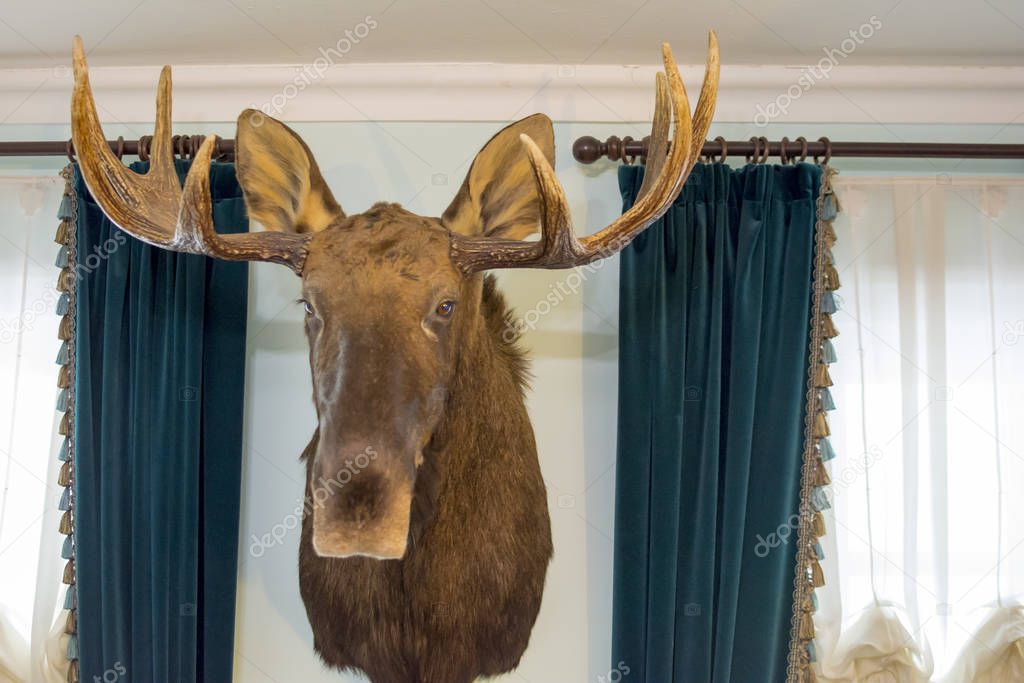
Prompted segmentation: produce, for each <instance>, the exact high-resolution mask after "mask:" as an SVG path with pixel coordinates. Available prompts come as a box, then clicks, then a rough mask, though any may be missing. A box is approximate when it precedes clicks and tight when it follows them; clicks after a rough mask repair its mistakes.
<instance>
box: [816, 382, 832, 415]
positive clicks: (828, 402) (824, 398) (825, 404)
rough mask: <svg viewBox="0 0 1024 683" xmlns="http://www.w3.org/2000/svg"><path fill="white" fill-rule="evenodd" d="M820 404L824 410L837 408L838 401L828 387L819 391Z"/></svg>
mask: <svg viewBox="0 0 1024 683" xmlns="http://www.w3.org/2000/svg"><path fill="white" fill-rule="evenodd" d="M818 404H819V405H820V406H821V409H822V410H824V411H829V410H835V409H836V402H835V400H833V399H832V392H831V391H829V390H828V387H822V388H821V389H820V390H819V391H818Z"/></svg>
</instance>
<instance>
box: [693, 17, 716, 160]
mask: <svg viewBox="0 0 1024 683" xmlns="http://www.w3.org/2000/svg"><path fill="white" fill-rule="evenodd" d="M720 70H721V64H720V63H719V56H718V36H717V35H715V32H714V31H711V32H709V33H708V57H707V62H706V64H705V65H704V83H703V85H701V88H700V96H699V97H698V98H697V107H696V109H695V110H694V112H693V155H694V158H698V157H700V150H701V148H703V147H704V141H705V140H706V139H707V136H708V129H709V128H710V127H711V119H712V118H713V117H714V115H715V102H716V101H717V100H718V74H719V71H720Z"/></svg>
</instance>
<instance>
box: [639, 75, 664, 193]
mask: <svg viewBox="0 0 1024 683" xmlns="http://www.w3.org/2000/svg"><path fill="white" fill-rule="evenodd" d="M654 89H655V97H654V120H653V121H652V122H651V144H650V147H648V149H647V167H646V168H644V181H643V183H642V184H641V185H640V191H639V192H638V193H637V197H643V196H644V195H645V194H647V193H648V192H650V190H651V188H652V187H653V186H654V181H655V180H656V179H657V177H658V176H659V175H660V174H661V168H662V167H663V166H664V165H665V158H666V157H667V156H668V129H669V126H670V125H671V124H672V103H671V102H670V101H669V96H668V83H667V82H666V81H665V74H663V73H661V72H660V71H659V72H658V73H657V74H655V78H654Z"/></svg>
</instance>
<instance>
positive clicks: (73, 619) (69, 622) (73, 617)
mask: <svg viewBox="0 0 1024 683" xmlns="http://www.w3.org/2000/svg"><path fill="white" fill-rule="evenodd" d="M64 633H78V610H70V611H69V612H68V618H67V619H66V620H65V621H64Z"/></svg>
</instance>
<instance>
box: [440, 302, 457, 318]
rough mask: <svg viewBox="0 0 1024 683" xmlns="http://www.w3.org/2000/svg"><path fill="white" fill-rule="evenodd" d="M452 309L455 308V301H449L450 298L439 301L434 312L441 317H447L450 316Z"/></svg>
mask: <svg viewBox="0 0 1024 683" xmlns="http://www.w3.org/2000/svg"><path fill="white" fill-rule="evenodd" d="M454 310H455V302H454V301H450V300H446V301H442V302H441V303H439V304H438V305H437V309H436V312H437V314H438V315H439V316H441V317H442V318H448V317H451V314H452V311H454Z"/></svg>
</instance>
